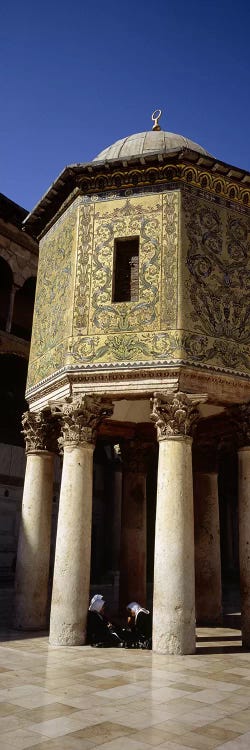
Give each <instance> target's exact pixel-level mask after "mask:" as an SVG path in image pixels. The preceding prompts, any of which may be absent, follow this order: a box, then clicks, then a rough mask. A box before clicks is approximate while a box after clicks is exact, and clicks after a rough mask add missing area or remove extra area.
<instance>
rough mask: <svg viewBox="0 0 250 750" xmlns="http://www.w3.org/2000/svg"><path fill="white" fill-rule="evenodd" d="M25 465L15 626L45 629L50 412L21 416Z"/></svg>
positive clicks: (50, 480) (51, 464)
mask: <svg viewBox="0 0 250 750" xmlns="http://www.w3.org/2000/svg"><path fill="white" fill-rule="evenodd" d="M22 423H23V428H24V429H23V432H24V436H25V440H26V454H27V464H26V473H25V482H24V491H23V502H22V515H21V523H20V531H19V540H18V548H17V562H16V580H15V615H14V623H15V627H17V628H20V629H23V630H42V629H44V628H45V627H46V625H47V622H46V616H47V600H48V579H49V560H50V538H51V519H52V498H53V478H54V473H53V472H54V453H52V451H50V450H47V448H48V447H50V442H51V419H50V412H49V410H44V411H43V412H40V413H32V412H26V413H25V414H24V416H23V421H22Z"/></svg>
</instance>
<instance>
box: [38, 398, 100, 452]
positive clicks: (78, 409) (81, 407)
mask: <svg viewBox="0 0 250 750" xmlns="http://www.w3.org/2000/svg"><path fill="white" fill-rule="evenodd" d="M51 410H52V413H53V414H55V415H56V416H57V417H58V418H59V421H60V425H61V431H62V436H61V437H59V440H58V445H59V449H60V451H61V450H62V449H63V448H64V446H65V445H72V446H77V445H80V444H83V443H95V440H96V430H97V427H98V424H99V423H100V422H101V421H102V419H105V418H106V417H110V416H111V415H112V413H113V406H112V403H111V402H110V401H106V400H105V399H103V398H101V397H100V396H89V395H82V396H79V397H72V396H68V397H67V398H65V400H64V401H61V402H59V401H58V402H54V403H51Z"/></svg>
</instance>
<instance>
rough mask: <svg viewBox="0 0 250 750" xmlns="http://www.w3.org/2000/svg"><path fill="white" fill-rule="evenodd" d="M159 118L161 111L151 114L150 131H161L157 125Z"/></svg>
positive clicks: (156, 110) (157, 110)
mask: <svg viewBox="0 0 250 750" xmlns="http://www.w3.org/2000/svg"><path fill="white" fill-rule="evenodd" d="M160 117H161V109H155V111H154V112H153V114H152V120H153V123H154V125H153V127H152V130H161V126H160V125H159V123H158V120H159V119H160Z"/></svg>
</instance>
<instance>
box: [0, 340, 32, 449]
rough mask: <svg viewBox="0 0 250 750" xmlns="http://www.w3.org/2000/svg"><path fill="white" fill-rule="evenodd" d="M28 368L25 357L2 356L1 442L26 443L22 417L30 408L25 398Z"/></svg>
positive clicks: (10, 443) (0, 385)
mask: <svg viewBox="0 0 250 750" xmlns="http://www.w3.org/2000/svg"><path fill="white" fill-rule="evenodd" d="M27 368H28V362H27V361H26V359H24V358H23V357H18V356H17V355H15V354H1V356H0V412H1V421H0V443H8V444H9V445H21V446H22V445H24V441H23V437H22V434H21V429H22V423H21V418H22V414H23V412H24V411H26V410H27V408H28V406H27V403H26V401H25V398H24V394H25V386H26V378H27Z"/></svg>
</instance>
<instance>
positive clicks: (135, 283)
mask: <svg viewBox="0 0 250 750" xmlns="http://www.w3.org/2000/svg"><path fill="white" fill-rule="evenodd" d="M138 299H139V237H123V238H121V239H120V238H119V239H115V247H114V274H113V293H112V302H136V301H137V300H138Z"/></svg>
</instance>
